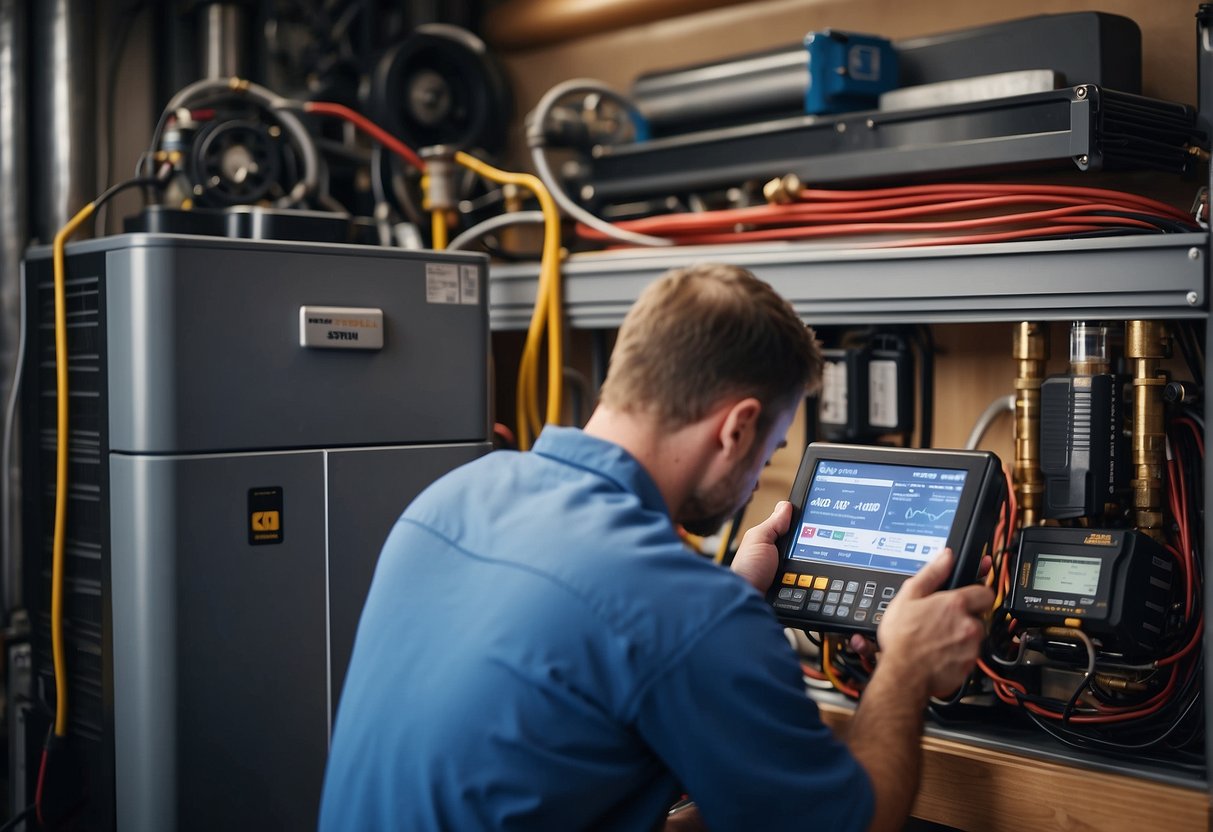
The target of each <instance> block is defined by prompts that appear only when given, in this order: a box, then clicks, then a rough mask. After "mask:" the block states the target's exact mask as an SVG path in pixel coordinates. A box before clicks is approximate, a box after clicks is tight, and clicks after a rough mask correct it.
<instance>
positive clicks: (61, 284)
mask: <svg viewBox="0 0 1213 832" xmlns="http://www.w3.org/2000/svg"><path fill="white" fill-rule="evenodd" d="M96 208H97V203H96V202H90V203H89V204H88V205H85V206H84V207H83V208H81V209H80V211H79V213H77V214H76V216H74V217H72V218H71V219H70V220H68V222H67V225H65V226H63V228H61V229H59V233H57V234H56V235H55V241H54V246H53V252H54V259H53V263H54V271H55V397H56V404H57V415H58V421H57V423H56V435H55V536H54V542H53V543H52V548H51V657H52V659H53V661H54V666H55V736H58V737H63V736H67V654H66V649H65V647H64V644H63V584H64V574H63V573H64V562H63V561H64V557H65V555H64V549H65V548H66V543H67V487H68V483H67V433H68V422H67V417H68V412H67V404H68V401H67V395H68V389H67V269H66V266H65V264H64V258H63V248H64V246H65V245H66V244H67V241H68V238H70V237H71V236H72V235H73V234H75V233H76V229H77V228H79V227H80V226H81V224H83V223H84V222H85V220H87V219H88V218H89V217H90V216H92V214H93V211H94V210H96Z"/></svg>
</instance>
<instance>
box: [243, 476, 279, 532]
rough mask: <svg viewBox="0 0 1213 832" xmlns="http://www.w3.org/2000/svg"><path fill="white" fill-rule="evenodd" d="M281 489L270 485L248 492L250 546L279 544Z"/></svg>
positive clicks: (251, 489)
mask: <svg viewBox="0 0 1213 832" xmlns="http://www.w3.org/2000/svg"><path fill="white" fill-rule="evenodd" d="M282 513H283V512H282V488H281V487H280V486H276V485H271V486H264V487H262V488H250V489H249V490H248V542H249V545H251V546H264V545H265V544H267V543H281V542H282V536H283V532H284V529H283V517H282Z"/></svg>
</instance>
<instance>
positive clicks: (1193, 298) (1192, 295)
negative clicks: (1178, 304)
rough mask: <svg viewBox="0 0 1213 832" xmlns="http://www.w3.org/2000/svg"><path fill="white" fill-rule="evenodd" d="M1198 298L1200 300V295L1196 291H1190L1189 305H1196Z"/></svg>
mask: <svg viewBox="0 0 1213 832" xmlns="http://www.w3.org/2000/svg"><path fill="white" fill-rule="evenodd" d="M1198 300H1200V296H1199V295H1197V294H1196V293H1195V292H1188V297H1187V301H1188V306H1195V305H1196V302H1197V301H1198Z"/></svg>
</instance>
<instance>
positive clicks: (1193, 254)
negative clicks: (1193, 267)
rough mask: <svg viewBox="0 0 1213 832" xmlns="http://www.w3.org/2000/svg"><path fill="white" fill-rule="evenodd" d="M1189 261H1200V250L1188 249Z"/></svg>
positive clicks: (1194, 247)
mask: <svg viewBox="0 0 1213 832" xmlns="http://www.w3.org/2000/svg"><path fill="white" fill-rule="evenodd" d="M1188 259H1189V260H1199V259H1200V249H1198V248H1196V246H1193V247H1192V248H1190V249H1188Z"/></svg>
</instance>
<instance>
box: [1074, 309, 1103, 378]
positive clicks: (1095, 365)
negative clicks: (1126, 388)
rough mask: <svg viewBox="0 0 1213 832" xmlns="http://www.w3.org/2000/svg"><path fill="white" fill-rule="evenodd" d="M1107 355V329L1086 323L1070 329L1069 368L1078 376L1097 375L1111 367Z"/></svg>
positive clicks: (1075, 324) (1081, 322)
mask: <svg viewBox="0 0 1213 832" xmlns="http://www.w3.org/2000/svg"><path fill="white" fill-rule="evenodd" d="M1111 364H1112V361H1111V356H1110V355H1109V353H1108V328H1107V327H1106V326H1100V325H1099V324H1089V323H1087V322H1086V321H1075V322H1074V324H1073V326H1071V327H1070V366H1071V368H1072V370H1073V372H1074V373H1076V374H1079V375H1097V374H1099V373H1106V372H1108V370H1109V368H1110V367H1111Z"/></svg>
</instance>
